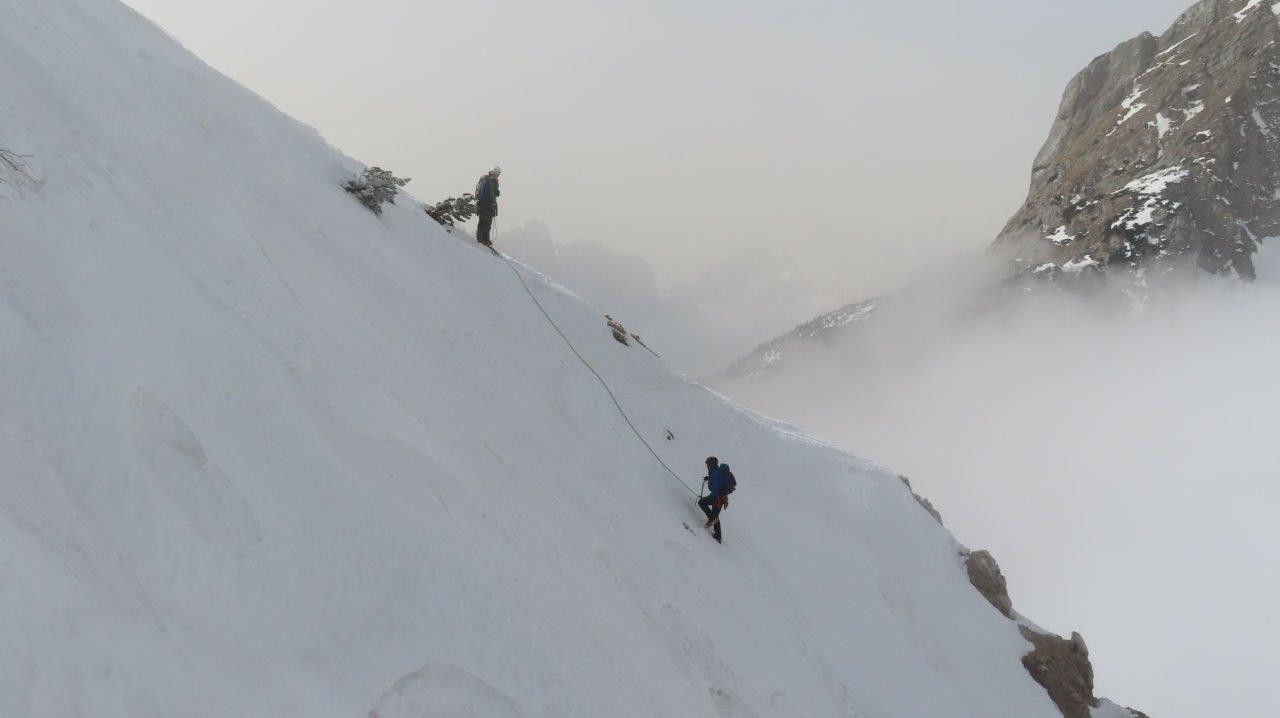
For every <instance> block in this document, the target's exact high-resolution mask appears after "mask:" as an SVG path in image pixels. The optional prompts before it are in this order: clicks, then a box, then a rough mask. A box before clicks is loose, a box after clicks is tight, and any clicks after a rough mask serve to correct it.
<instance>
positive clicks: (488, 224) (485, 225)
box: [476, 212, 493, 247]
mask: <svg viewBox="0 0 1280 718" xmlns="http://www.w3.org/2000/svg"><path fill="white" fill-rule="evenodd" d="M492 229H493V215H491V214H489V213H487V212H481V213H480V226H479V227H476V241H477V242H479V243H480V244H483V245H484V246H486V247H491V246H493V240H491V239H489V231H490V230H492Z"/></svg>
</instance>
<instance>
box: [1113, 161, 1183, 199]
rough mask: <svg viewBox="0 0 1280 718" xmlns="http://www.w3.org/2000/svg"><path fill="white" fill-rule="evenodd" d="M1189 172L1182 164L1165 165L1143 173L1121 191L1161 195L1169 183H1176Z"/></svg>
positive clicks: (1144, 194) (1142, 194)
mask: <svg viewBox="0 0 1280 718" xmlns="http://www.w3.org/2000/svg"><path fill="white" fill-rule="evenodd" d="M1190 175H1191V173H1190V172H1189V171H1188V170H1186V169H1184V168H1183V167H1182V165H1176V166H1174V167H1166V168H1164V169H1162V170H1157V171H1155V172H1152V173H1151V174H1148V175H1143V176H1142V177H1139V178H1138V179H1136V180H1133V181H1132V182H1130V183H1129V184H1127V185H1125V186H1124V189H1122V190H1121V191H1122V192H1133V193H1134V194H1137V195H1139V196H1143V197H1150V196H1154V195H1162V194H1164V193H1165V190H1167V189H1169V185H1171V184H1178V183H1179V182H1182V180H1184V179H1186V178H1187V177H1189V176H1190Z"/></svg>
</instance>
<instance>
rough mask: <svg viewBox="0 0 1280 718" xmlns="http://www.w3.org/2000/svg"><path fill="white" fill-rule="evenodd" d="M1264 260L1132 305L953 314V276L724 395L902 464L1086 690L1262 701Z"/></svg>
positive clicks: (1267, 374) (1046, 300)
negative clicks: (1002, 579)
mask: <svg viewBox="0 0 1280 718" xmlns="http://www.w3.org/2000/svg"><path fill="white" fill-rule="evenodd" d="M1261 260H1262V261H1261V262H1260V266H1261V267H1263V268H1265V270H1264V272H1263V274H1264V279H1263V281H1262V282H1260V283H1259V284H1258V285H1256V286H1250V287H1242V286H1239V285H1235V284H1231V283H1228V282H1225V281H1219V280H1215V279H1207V278H1203V279H1201V281H1200V282H1199V283H1198V284H1197V285H1196V286H1194V287H1183V288H1181V289H1180V290H1179V291H1178V292H1177V294H1176V295H1175V296H1168V297H1163V298H1161V299H1160V301H1159V302H1157V303H1156V304H1154V305H1153V306H1152V308H1150V309H1149V310H1148V311H1147V312H1146V313H1145V314H1143V315H1142V316H1137V317H1135V316H1132V315H1130V314H1128V313H1127V312H1123V311H1120V312H1117V311H1110V310H1104V309H1102V308H1099V307H1097V306H1093V305H1090V304H1088V303H1085V302H1081V301H1079V300H1077V299H1072V298H1067V297H1048V296H1046V297H1037V298H1034V299H1031V298H1029V299H1028V300H1027V301H1025V302H1022V303H1020V305H1019V308H1018V309H1017V310H1016V311H1012V312H999V313H993V314H988V315H983V316H981V317H978V318H973V317H969V318H964V312H963V311H961V310H960V308H963V307H965V306H967V304H966V302H965V301H962V300H961V298H960V297H957V296H955V295H954V294H953V293H952V292H951V290H950V289H948V290H947V291H943V292H940V293H935V294H932V295H930V296H928V297H927V298H924V299H920V298H917V299H915V300H913V301H910V302H907V301H900V302H898V303H897V304H893V303H892V302H891V303H890V305H889V308H888V309H886V311H885V313H884V314H883V315H882V316H880V317H878V318H877V321H875V322H870V323H868V324H867V325H866V326H865V327H861V328H860V329H859V330H858V331H856V332H853V333H852V335H851V336H850V337H848V338H847V339H845V340H844V341H842V342H841V343H840V344H839V345H838V346H837V347H835V348H834V349H831V350H829V351H825V352H823V351H815V352H814V353H811V354H810V355H808V356H800V355H797V354H795V353H792V354H790V355H788V357H787V365H786V367H785V368H784V370H783V371H782V372H781V374H780V375H778V376H776V377H774V378H772V379H770V380H768V381H764V382H756V383H750V384H740V385H736V386H731V387H726V389H727V392H728V393H729V394H730V395H731V396H733V397H734V398H736V399H739V400H741V401H743V402H744V403H746V404H748V405H749V406H752V407H753V408H756V409H759V410H761V411H763V412H765V413H768V414H771V415H774V416H777V417H779V418H782V419H786V420H788V421H791V422H793V423H796V424H798V425H800V426H802V427H804V428H806V429H808V430H810V431H812V432H814V433H816V434H818V435H820V436H823V437H824V438H827V439H829V440H832V441H834V442H836V443H838V444H841V445H843V446H845V447H846V448H848V449H850V450H853V451H854V452H856V453H858V454H860V455H862V456H866V457H868V458H871V459H873V460H876V461H879V462H881V463H883V464H885V465H888V466H891V467H893V468H894V469H895V470H898V471H900V472H902V473H905V474H907V475H908V476H910V478H911V479H912V482H913V484H914V485H915V486H916V487H917V489H918V490H920V492H921V493H923V494H924V495H926V496H928V497H929V498H930V499H932V500H933V501H934V503H935V504H936V505H937V506H938V507H939V508H940V509H941V511H942V513H943V516H944V519H945V520H946V523H947V525H948V527H949V528H951V529H952V530H953V531H955V533H956V534H957V536H958V537H959V538H960V539H961V540H962V541H964V542H966V543H968V544H969V545H971V546H972V547H974V548H989V549H991V550H992V551H993V553H994V554H995V555H996V557H997V558H998V559H999V561H1000V562H1001V565H1002V567H1003V568H1004V570H1005V573H1006V574H1007V575H1008V577H1009V580H1010V590H1011V593H1012V595H1013V597H1014V603H1015V608H1016V609H1017V610H1019V611H1021V612H1023V613H1025V614H1027V615H1030V616H1034V617H1035V618H1036V620H1037V621H1039V622H1040V623H1042V625H1044V626H1045V627H1046V628H1049V629H1051V630H1054V631H1057V632H1060V633H1069V632H1070V631H1072V630H1079V631H1081V632H1082V633H1083V634H1084V636H1085V638H1086V639H1087V640H1088V642H1089V645H1090V648H1091V650H1092V653H1093V659H1094V666H1095V670H1096V673H1097V675H1098V681H1099V685H1098V689H1099V693H1100V694H1106V695H1110V696H1113V697H1114V698H1116V699H1118V700H1122V701H1124V702H1127V703H1128V704H1130V705H1133V706H1135V707H1137V708H1141V709H1142V710H1145V711H1147V712H1149V713H1150V714H1151V715H1154V716H1161V717H1162V718H1179V717H1185V718H1192V717H1199V716H1205V715H1265V714H1267V713H1268V711H1267V710H1264V707H1266V708H1271V707H1272V706H1273V705H1274V701H1273V699H1272V697H1271V696H1270V694H1269V691H1268V690H1267V689H1266V688H1265V686H1267V684H1268V682H1269V680H1270V678H1271V676H1272V675H1273V674H1274V673H1275V671H1276V669H1278V668H1280V662H1278V661H1277V659H1276V658H1275V656H1274V652H1273V651H1272V650H1271V646H1273V645H1274V644H1275V642H1276V641H1277V640H1278V639H1280V627H1278V626H1277V623H1276V622H1275V621H1274V620H1272V619H1271V618H1270V617H1269V614H1270V612H1271V610H1272V608H1273V607H1272V604H1273V603H1274V597H1275V596H1276V595H1277V591H1280V570H1278V569H1277V564H1276V561H1275V558H1274V555H1273V552H1274V547H1275V546H1277V545H1280V528H1277V526H1276V523H1275V520H1274V516H1273V512H1274V510H1275V506H1276V505H1277V501H1278V500H1280V486H1277V478H1280V455H1278V454H1280V452H1278V451H1277V448H1276V445H1275V443H1274V438H1275V433H1276V429H1275V427H1276V422H1275V418H1274V416H1275V412H1276V409H1277V406H1278V405H1280V376H1278V372H1280V331H1277V329H1276V327H1277V316H1280V279H1277V277H1278V276H1280V261H1277V260H1280V251H1276V248H1274V247H1272V248H1271V249H1270V250H1269V252H1268V253H1267V254H1265V255H1263V256H1262V257H1261ZM935 286H937V284H936V283H935Z"/></svg>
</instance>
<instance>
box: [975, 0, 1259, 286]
mask: <svg viewBox="0 0 1280 718" xmlns="http://www.w3.org/2000/svg"><path fill="white" fill-rule="evenodd" d="M1278 14H1280V4H1276V3H1272V2H1262V1H1261V0H1203V1H1202V2H1200V3H1198V4H1196V5H1195V6H1194V7H1192V8H1191V9H1190V10H1188V11H1187V12H1185V13H1183V15H1182V16H1181V17H1179V18H1178V20H1177V21H1176V22H1175V23H1174V24H1173V26H1172V27H1170V28H1169V29H1168V30H1167V31H1166V32H1165V33H1164V34H1163V35H1161V36H1159V37H1156V36H1153V35H1151V34H1150V33H1143V34H1142V35H1139V36H1138V37H1136V38H1133V39H1132V40H1129V41H1128V42H1125V43H1123V44H1121V45H1120V46H1119V47H1117V48H1116V49H1114V50H1112V51H1111V52H1109V53H1107V54H1106V55H1103V56H1101V57H1098V58H1097V59H1095V60H1094V61H1093V62H1092V63H1090V64H1089V66H1088V67H1087V68H1085V69H1084V70H1083V71H1082V72H1080V74H1078V75H1076V77H1075V78H1074V79H1072V80H1071V82H1070V84H1068V85H1067V89H1066V92H1065V94H1064V95H1063V98H1062V104H1061V107H1060V108H1059V111H1058V115H1057V119H1056V120H1055V122H1054V124H1053V129H1052V130H1051V131H1050V133H1049V139H1048V140H1047V141H1046V142H1045V144H1044V147H1043V148H1042V149H1041V150H1040V153H1039V154H1038V155H1037V157H1036V159H1035V164H1034V166H1033V169H1032V174H1031V189H1030V192H1029V193H1028V195H1027V200H1026V202H1025V204H1024V205H1023V206H1022V208H1021V209H1019V210H1018V212H1017V213H1016V214H1015V215H1014V216H1013V218H1012V219H1011V220H1010V221H1009V223H1008V225H1007V226H1006V227H1005V229H1004V231H1003V232H1001V234H1000V235H999V237H998V238H997V239H996V241H995V245H994V246H995V248H997V249H1001V250H1006V251H1008V252H1010V253H1011V255H1012V257H1013V262H1014V266H1015V268H1016V270H1017V272H1018V274H1019V275H1021V276H1023V277H1029V276H1037V277H1044V278H1070V277H1072V276H1073V275H1074V276H1097V275H1099V274H1101V273H1102V272H1106V273H1108V274H1115V273H1117V272H1120V273H1123V274H1124V275H1126V276H1128V277H1129V278H1131V279H1132V280H1134V281H1135V283H1136V284H1138V285H1141V284H1143V283H1145V281H1146V280H1147V279H1148V278H1150V277H1153V276H1155V275H1158V274H1167V273H1170V272H1183V271H1186V270H1189V269H1191V268H1194V267H1198V268H1199V269H1201V270H1204V271H1207V272H1210V273H1213V274H1219V275H1228V276H1237V277H1239V278H1241V279H1244V280H1253V279H1254V278H1255V271H1254V265H1253V255H1254V253H1255V252H1256V251H1257V249H1258V244H1259V242H1261V241H1264V240H1265V239H1266V238H1268V237H1271V236H1274V235H1277V234H1280V232H1278V231H1277V226H1278V225H1280V191H1278V189H1277V187H1278V185H1277V180H1278V179H1280V103H1277V100H1278V99H1280V89H1278V81H1280V46H1278V45H1277V44H1276V40H1277V38H1278V37H1280V16H1278Z"/></svg>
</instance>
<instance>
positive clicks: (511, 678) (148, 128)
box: [0, 0, 1058, 718]
mask: <svg viewBox="0 0 1280 718" xmlns="http://www.w3.org/2000/svg"><path fill="white" fill-rule="evenodd" d="M0 96H2V97H4V98H5V101H4V103H3V104H2V105H0V146H3V147H7V148H8V149H10V150H12V151H14V152H18V153H21V154H23V155H28V156H30V157H31V160H30V164H31V166H32V168H33V173H34V175H35V179H36V180H37V182H36V184H35V185H34V186H31V187H26V188H21V189H10V190H7V194H6V198H5V199H0V337H3V341H2V342H0V467H3V471H0V570H2V571H3V575H4V577H5V581H4V588H3V590H2V591H0V616H2V618H0V621H3V631H2V633H3V636H4V642H3V648H0V715H3V716H15V717H22V716H37V717H39V718H59V717H63V716H94V717H95V718H109V717H114V716H120V717H124V716H128V717H129V718H147V717H152V716H155V717H160V716H165V717H168V716H306V717H307V718H317V717H323V716H344V717H348V718H349V717H351V716H365V715H377V716H380V717H381V718H392V717H396V718H399V717H402V716H437V715H467V716H716V715H718V716H766V715H779V716H799V715H803V716H854V715H858V716H874V717H875V718H894V717H896V716H900V717H902V718H908V717H910V718H933V717H936V718H944V717H948V718H950V717H966V716H969V717H974V718H977V717H979V716H981V717H989V716H1019V717H1020V718H1038V717H1043V718H1053V717H1054V716H1057V715H1058V712H1057V710H1056V709H1055V708H1054V707H1053V705H1052V704H1051V703H1050V702H1049V700H1048V698H1047V696H1046V695H1045V693H1044V691H1043V690H1042V689H1041V688H1040V687H1039V686H1037V685H1036V684H1035V683H1034V682H1033V681H1032V680H1031V679H1030V677H1029V676H1028V675H1027V674H1026V672H1025V671H1024V670H1023V668H1022V665H1021V664H1020V657H1021V656H1022V654H1023V653H1024V652H1025V651H1026V650H1027V648H1028V644H1027V643H1026V642H1025V641H1024V640H1023V639H1022V638H1021V637H1020V636H1019V635H1018V632H1017V627H1016V625H1015V624H1014V623H1013V622H1011V621H1008V620H1006V619H1004V618H1003V617H1002V616H1000V615H999V614H998V613H997V612H996V610H995V609H993V608H992V607H991V606H990V605H988V604H987V603H986V601H984V600H983V599H982V598H981V597H980V596H979V595H978V593H977V592H976V591H975V590H974V589H973V588H972V587H970V586H969V584H968V582H967V580H966V577H965V573H964V570H963V568H962V565H961V562H960V558H959V555H958V552H959V549H960V547H959V545H958V544H957V543H956V542H955V540H954V539H953V538H952V537H951V536H950V534H948V533H947V532H946V531H945V530H944V529H942V528H941V527H939V526H938V525H937V524H936V523H935V522H934V521H933V520H932V519H931V518H930V517H929V516H928V514H926V513H925V511H924V510H923V509H922V508H920V506H918V505H917V503H916V502H915V501H914V499H913V498H912V497H911V496H910V494H909V493H908V492H907V491H906V489H905V488H904V487H903V486H902V484H901V483H900V482H899V481H898V479H897V478H896V477H895V476H893V475H892V474H891V473H889V472H887V471H886V470H884V469H881V468H878V467H876V466H873V465H871V464H868V463H866V462H864V461H861V460H859V459H857V458H854V457H852V456H850V455H848V454H845V453H842V452H840V451H837V450H835V449H832V448H829V447H824V446H822V445H820V444H818V443H816V442H812V441H808V440H805V439H804V438H803V437H798V436H795V435H794V434H793V433H792V432H790V431H789V430H787V429H785V428H782V427H779V426H778V425H776V424H775V423H773V422H769V421H766V420H763V419H760V418H759V417H756V416H754V415H751V414H749V413H746V412H744V411H742V410H740V409H737V408H735V407H732V406H730V405H728V404H727V403H726V402H725V401H724V400H722V399H721V398H720V397H718V396H717V395H715V394H713V393H711V392H709V391H707V390H706V389H704V388H702V387H700V386H697V385H695V384H692V383H690V382H689V381H687V380H685V379H683V378H681V377H680V376H678V375H677V374H675V373H673V372H672V371H670V370H668V369H667V368H666V367H665V366H664V365H662V364H661V363H660V362H659V361H658V360H657V359H656V358H655V357H653V356H652V355H650V354H649V353H647V352H644V351H642V350H639V349H636V348H628V347H624V346H622V345H621V344H619V343H617V342H615V341H614V340H613V339H612V337H611V336H610V333H609V331H608V329H607V327H606V325H605V322H604V319H603V318H602V317H601V315H600V314H599V313H598V312H596V311H594V310H592V309H591V308H590V307H588V306H585V305H584V304H583V303H582V302H581V301H579V300H578V299H576V298H575V297H573V296H572V295H569V294H568V293H566V292H563V291H560V290H558V289H557V288H555V287H554V286H552V285H550V284H548V283H547V282H546V281H545V280H544V279H543V278H541V277H540V276H538V275H536V274H534V273H532V272H529V271H528V270H522V271H523V272H524V274H525V276H526V277H527V280H528V281H529V282H530V283H531V286H532V287H533V291H534V292H535V293H536V294H537V295H538V297H539V298H540V299H541V300H542V301H543V302H544V303H545V304H546V307H547V309H548V311H549V312H550V313H551V314H552V316H553V317H555V319H556V320H557V321H558V322H559V323H560V325H561V326H562V327H563V329H564V331H565V333H566V334H567V335H568V337H569V338H570V339H571V340H572V341H573V342H574V343H575V344H576V345H577V346H578V348H579V350H580V351H581V352H582V353H583V355H584V356H585V357H586V358H587V359H588V360H590V361H591V362H593V363H594V365H595V366H596V368H597V369H598V370H599V371H600V373H601V375H602V376H603V377H604V378H605V379H606V380H607V381H608V382H609V383H610V385H611V386H612V387H613V389H614V391H615V392H616V393H617V395H618V399H619V400H620V401H621V403H622V404H623V405H624V406H625V407H626V408H627V409H628V410H629V412H630V413H631V416H632V419H633V420H634V421H635V424H636V426H637V428H638V429H639V431H640V432H642V433H643V434H644V435H645V436H646V437H648V438H649V439H650V440H651V441H653V442H654V446H655V448H656V449H657V450H658V451H659V452H660V453H661V454H662V456H663V457H664V458H665V459H666V460H667V462H668V463H670V464H671V465H672V466H673V467H675V468H676V469H677V470H678V471H679V472H680V473H682V474H683V476H684V478H685V480H686V481H690V482H692V483H694V484H695V485H696V482H697V481H698V477H700V475H701V471H700V469H701V464H702V459H703V458H704V457H705V456H706V455H707V454H711V453H715V454H718V455H719V456H721V457H722V458H723V459H724V460H725V461H727V462H729V463H730V464H732V465H733V466H734V469H735V473H737V475H738V478H739V482H740V484H739V485H740V490H739V491H738V493H737V494H735V496H734V501H733V506H732V508H731V509H730V510H729V511H728V512H727V513H726V514H725V519H724V523H725V533H726V536H727V539H726V544H725V545H724V546H719V545H717V544H715V543H714V542H713V541H711V540H710V539H709V538H708V536H707V535H706V534H705V532H704V531H703V530H702V529H701V528H700V526H698V524H697V523H696V520H697V517H698V516H699V515H700V514H698V513H697V511H696V510H695V509H694V508H693V506H692V500H691V497H690V495H689V494H688V493H687V492H686V490H685V489H684V488H683V487H681V486H680V485H679V484H677V483H676V482H675V481H674V480H673V479H672V478H671V477H670V476H668V475H666V474H665V473H664V472H663V470H662V469H661V468H660V467H659V466H658V465H657V464H656V463H655V461H654V459H653V458H652V456H650V455H649V453H648V452H647V450H646V449H645V448H644V447H643V446H642V445H641V444H640V443H639V442H638V441H637V440H636V438H635V436H634V435H633V434H632V433H631V431H630V429H628V428H627V425H626V423H625V422H624V420H623V419H622V417H621V416H619V415H618V413H617V411H616V409H615V408H614V406H613V404H612V402H611V401H610V400H609V399H608V397H607V396H606V395H605V394H604V393H603V391H602V389H601V387H600V386H599V384H597V383H596V381H595V379H594V378H593V377H592V376H591V375H590V374H589V373H588V372H587V370H586V369H585V368H584V367H583V366H582V365H581V364H580V363H579V362H578V360H577V359H576V358H575V357H574V356H573V355H572V354H571V353H570V351H569V349H568V348H567V347H566V346H565V345H564V343H563V342H562V341H561V339H560V337H559V336H557V335H556V333H555V332H554V331H553V330H552V329H551V327H550V326H548V325H547V323H546V322H545V320H544V319H543V317H542V316H541V314H539V313H538V310H537V309H536V308H535V307H534V305H533V304H532V303H531V302H530V300H529V297H528V295H526V294H525V292H524V290H523V289H522V288H521V286H520V284H519V282H518V281H517V279H516V277H515V276H514V274H513V273H512V271H511V269H510V268H509V267H507V266H506V264H504V263H503V261H502V260H501V259H499V258H496V257H494V256H492V255H490V254H489V253H488V252H485V251H482V250H480V249H478V248H477V247H475V246H474V245H468V244H466V243H464V242H462V241H461V240H459V239H457V238H455V237H452V236H450V235H448V234H446V233H445V232H443V231H442V230H440V229H439V228H437V227H435V226H434V225H433V224H431V223H430V222H429V221H428V220H427V218H426V217H425V216H424V214H423V212H422V210H421V208H420V206H419V205H418V204H417V203H416V202H415V201H413V200H412V199H411V198H409V197H402V198H401V201H400V203H399V204H398V205H397V206H394V207H389V208H388V211H387V212H386V214H385V215H384V216H382V217H375V216H374V215H373V214H372V213H370V212H369V211H367V210H366V209H364V208H363V207H361V206H360V205H359V204H358V203H357V202H356V201H355V200H354V199H353V198H352V197H350V196H349V195H347V194H345V193H344V192H342V190H340V189H339V187H338V185H339V183H340V182H341V181H342V180H344V179H346V178H347V177H349V176H351V174H352V173H353V172H354V171H356V170H358V169H359V167H360V165H359V164H358V163H356V162H354V161H352V160H350V159H348V158H346V157H344V156H343V155H341V154H340V153H338V152H337V151H335V150H334V149H332V148H331V147H329V146H328V145H326V144H325V142H324V141H323V140H322V139H321V138H320V137H319V136H318V135H317V134H316V133H315V132H314V131H312V130H310V129H308V128H306V127H304V126H302V125H300V124H298V123H297V122H295V121H293V120H291V119H289V118H288V117H286V116H284V115H282V114H281V113H279V112H278V111H276V110H275V109H273V108H272V107H271V106H270V105H269V104H268V103H266V102H264V101H263V100H261V99H260V98H258V97H256V96H254V95H253V94H252V93H250V92H248V91H247V90H245V89H243V88H241V87H239V86H238V85H236V84H235V83H233V82H231V81H229V80H228V79H226V78H224V77H222V76H221V75H219V74H217V73H216V72H214V71H212V70H211V69H210V68H208V67H207V66H205V65H203V64H202V63H201V62H199V61H198V60H197V59H195V58H194V57H192V56H191V55H189V54H188V53H187V52H186V51H185V50H183V49H182V48H180V47H179V46H178V45H177V44H175V43H174V42H173V41H172V40H170V39H169V38H167V37H166V36H165V35H164V34H163V33H162V32H160V31H159V30H158V29H157V28H155V27H154V26H152V25H151V24H150V23H148V22H146V21H145V20H143V19H142V18H140V17H138V16H137V15H136V14H134V13H133V12H132V11H130V10H128V9H127V8H125V7H124V6H123V5H121V4H119V3H117V2H115V0H7V1H6V2H3V3H0ZM385 99H386V101H387V106H388V109H390V108H393V107H394V102H395V98H390V97H389V98H385ZM442 111H447V109H443V110H442ZM511 175H512V176H511V179H510V180H509V183H510V184H509V187H511V188H512V189H510V190H509V191H518V189H517V188H518V186H519V184H518V183H519V179H518V174H517V173H515V172H512V173H511ZM624 319H625V318H624ZM668 429H670V430H671V431H672V432H673V433H674V437H675V438H674V440H672V441H668V440H666V438H665V434H666V431H667V430H668ZM682 522H683V523H688V524H689V525H690V526H693V527H694V530H693V531H687V530H685V528H684V527H683V526H682Z"/></svg>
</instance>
